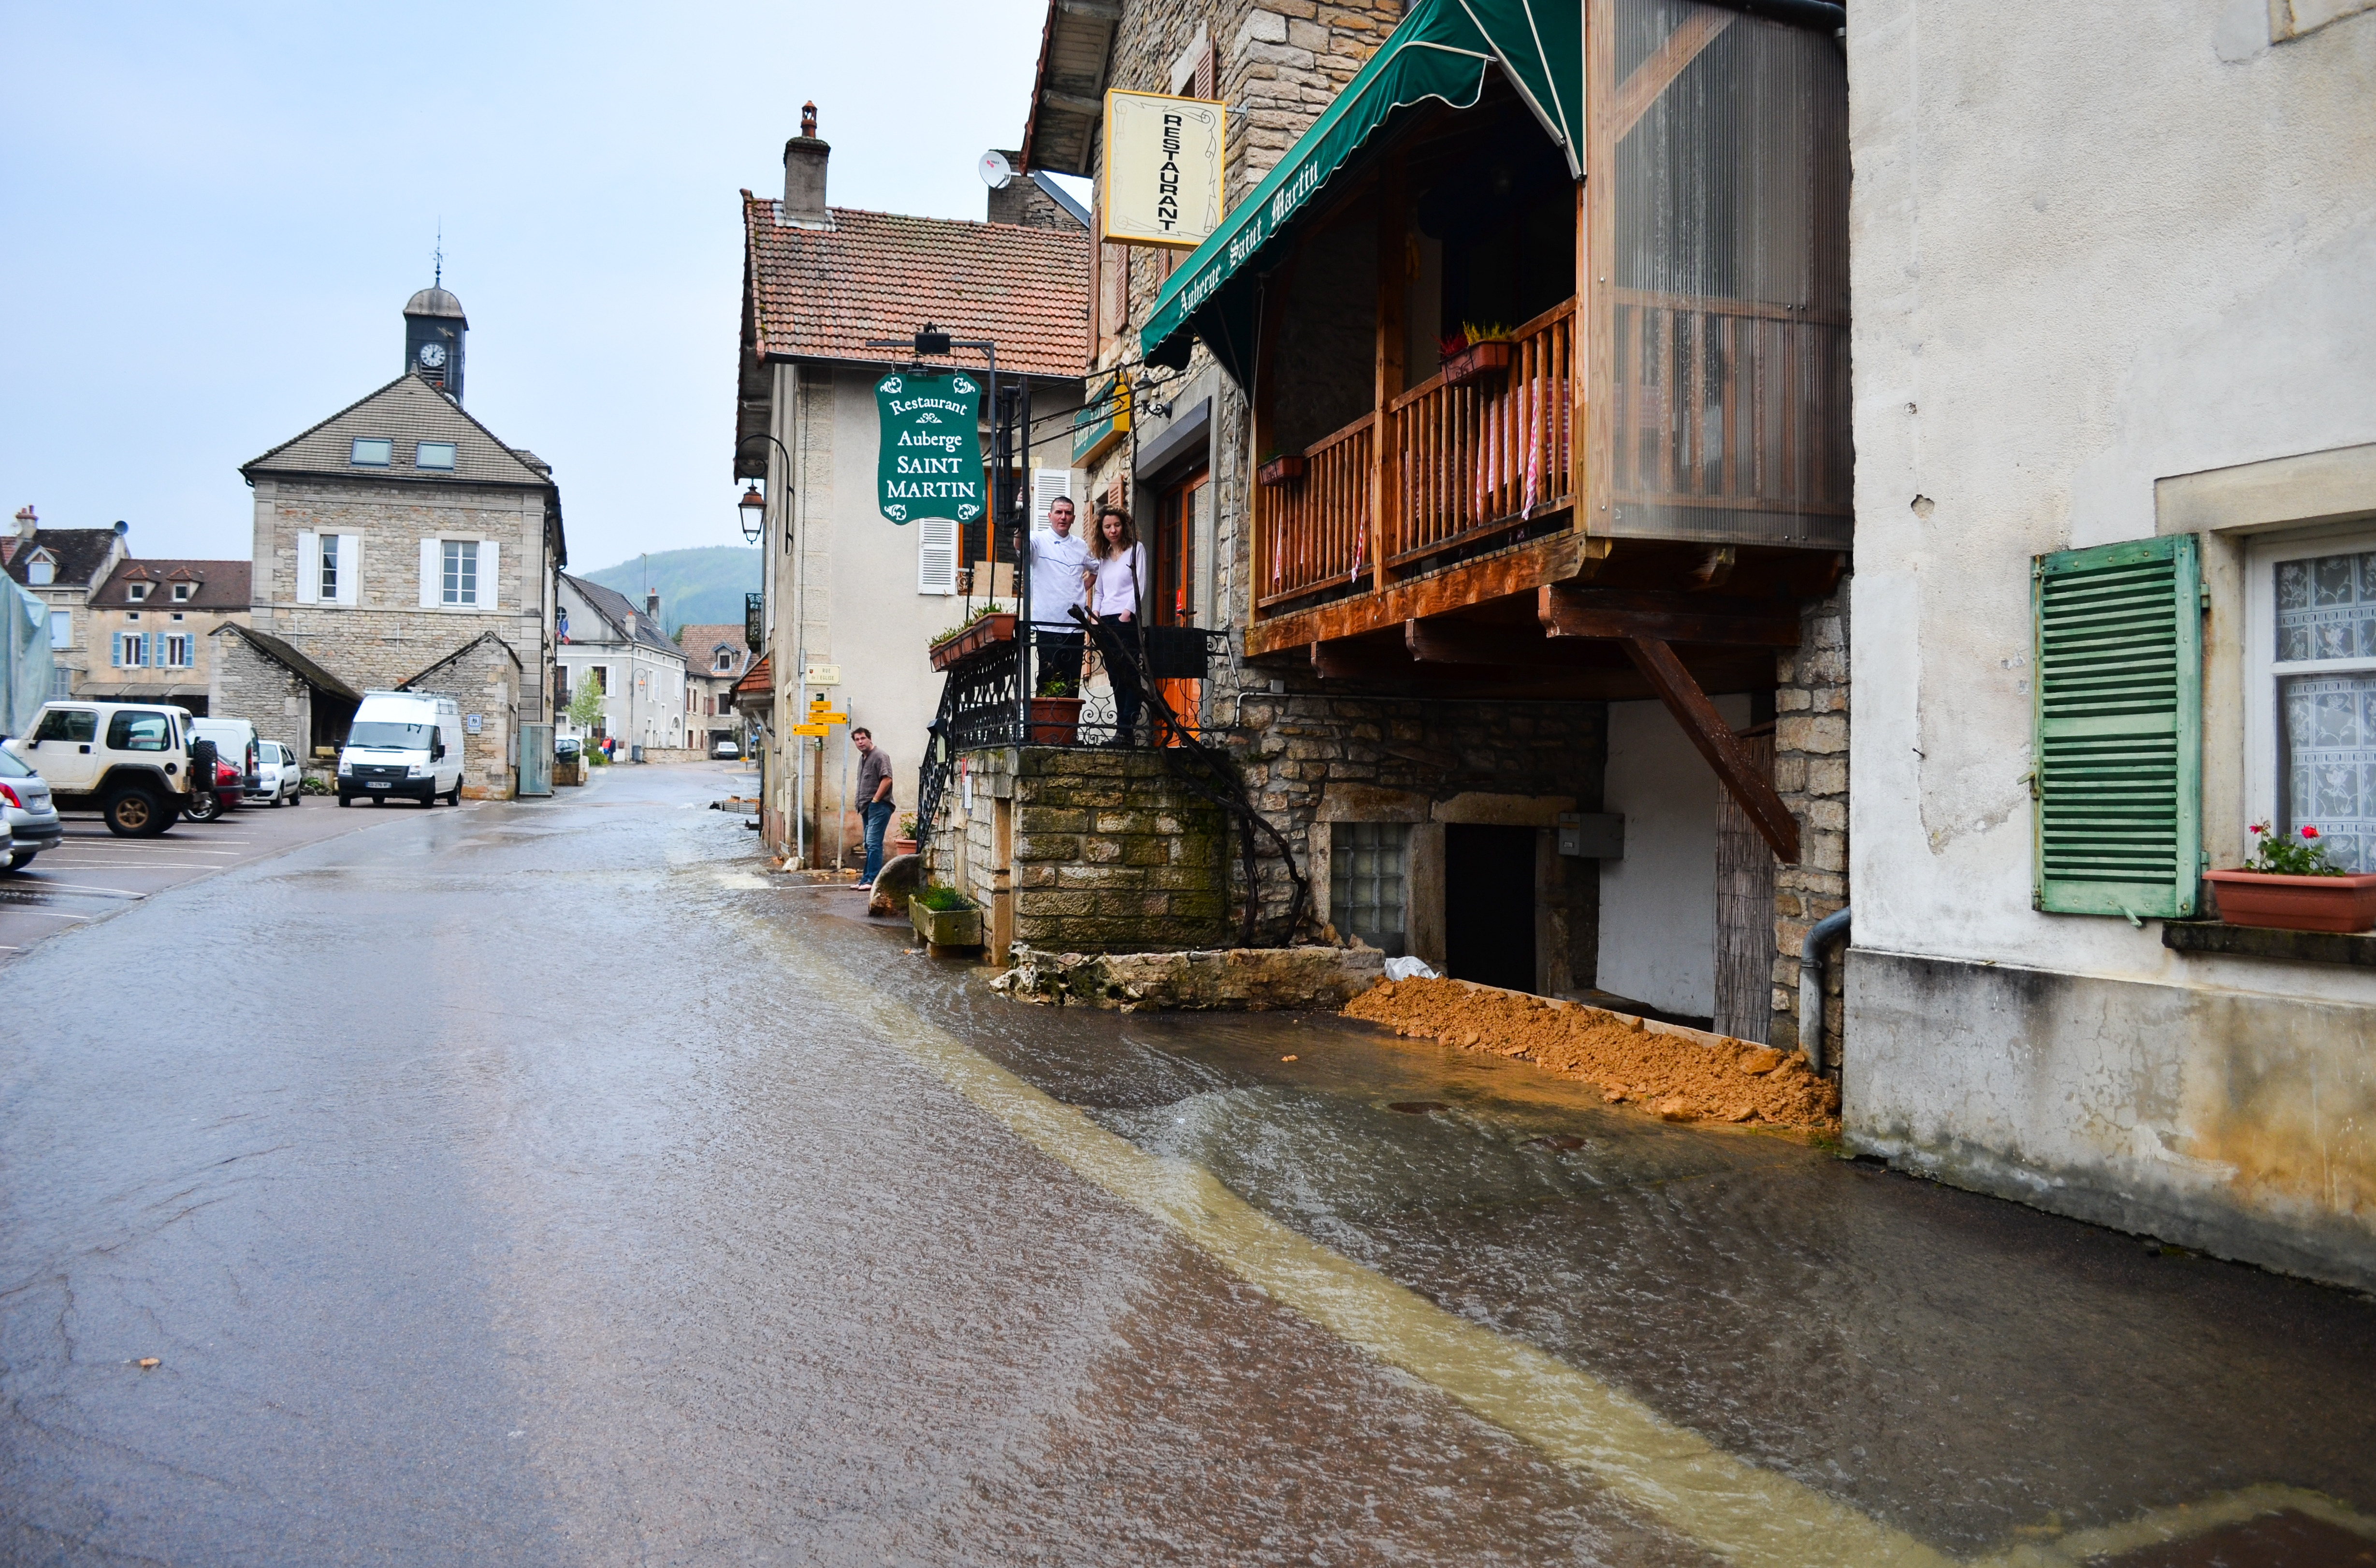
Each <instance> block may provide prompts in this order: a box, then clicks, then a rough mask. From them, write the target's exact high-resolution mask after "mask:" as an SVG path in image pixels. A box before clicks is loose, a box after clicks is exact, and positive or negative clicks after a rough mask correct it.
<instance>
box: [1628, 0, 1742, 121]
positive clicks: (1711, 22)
mask: <svg viewBox="0 0 2376 1568" xmlns="http://www.w3.org/2000/svg"><path fill="white" fill-rule="evenodd" d="M1731 25H1732V13H1731V12H1730V11H1719V10H1717V8H1716V7H1714V6H1693V7H1691V9H1690V10H1689V11H1688V12H1687V13H1686V14H1685V15H1684V17H1683V20H1682V25H1681V26H1680V27H1678V28H1676V29H1675V30H1674V31H1672V32H1670V33H1669V34H1668V35H1667V41H1666V42H1664V43H1661V44H1660V45H1658V47H1657V48H1656V49H1654V50H1652V51H1651V52H1650V56H1649V58H1648V59H1646V60H1644V61H1643V62H1642V63H1641V64H1640V65H1636V66H1634V72H1633V74H1632V75H1631V76H1629V77H1626V78H1625V79H1624V80H1623V81H1622V82H1620V83H1619V84H1618V86H1617V101H1616V102H1615V103H1614V104H1612V105H1611V106H1610V114H1609V127H1608V136H1609V137H1610V142H1611V144H1612V145H1613V144H1614V143H1617V142H1621V141H1622V140H1624V139H1625V133H1626V132H1628V131H1630V130H1632V129H1633V128H1634V122H1635V121H1636V120H1639V119H1640V118H1641V117H1642V116H1643V115H1645V114H1646V113H1649V112H1650V105H1651V104H1653V103H1656V102H1657V101H1658V95H1659V94H1660V93H1662V92H1664V91H1666V90H1667V89H1668V87H1669V85H1670V84H1671V83H1672V82H1673V81H1674V79H1675V78H1676V77H1680V76H1681V75H1682V74H1683V68H1684V67H1685V66H1687V65H1690V64H1691V63H1692V62H1693V61H1694V60H1696V59H1698V58H1699V56H1700V51H1701V50H1703V49H1705V48H1706V47H1707V46H1708V45H1709V44H1711V43H1714V42H1716V41H1717V34H1719V33H1721V32H1723V31H1724V30H1725V29H1726V28H1728V27H1730V26H1731Z"/></svg>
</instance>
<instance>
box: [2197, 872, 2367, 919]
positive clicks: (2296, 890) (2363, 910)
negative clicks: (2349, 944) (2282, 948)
mask: <svg viewBox="0 0 2376 1568" xmlns="http://www.w3.org/2000/svg"><path fill="white" fill-rule="evenodd" d="M2203 880H2204V881H2205V882H2207V883H2209V884H2211V885H2212V886H2214V887H2216V888H2217V889H2218V892H2219V918H2220V919H2221V920H2223V921H2227V922H2228V924H2229V925H2257V926H2273V927H2275V928H2276V929H2277V930H2279V931H2340V932H2357V931H2366V930H2368V929H2369V928H2370V926H2376V872H2369V873H2360V874H2358V875H2356V876H2277V875H2275V874H2273V873H2268V872H2259V871H2207V872H2204V873H2203Z"/></svg>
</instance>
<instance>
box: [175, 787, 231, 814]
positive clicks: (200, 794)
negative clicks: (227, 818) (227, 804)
mask: <svg viewBox="0 0 2376 1568" xmlns="http://www.w3.org/2000/svg"><path fill="white" fill-rule="evenodd" d="M182 814H183V815H184V816H186V817H188V818H189V819H190V820H191V821H192V822H212V821H214V819H215V818H217V817H219V816H220V815H222V814H223V804H222V797H221V796H220V795H218V794H216V793H215V792H214V791H213V790H192V791H191V792H190V799H189V802H188V803H187V804H185V805H184V806H183V807H182Z"/></svg>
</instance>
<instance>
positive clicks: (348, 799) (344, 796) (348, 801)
mask: <svg viewBox="0 0 2376 1568" xmlns="http://www.w3.org/2000/svg"><path fill="white" fill-rule="evenodd" d="M354 803H355V798H354V797H353V796H352V795H350V794H348V793H347V792H346V791H345V790H339V804H340V805H342V806H350V805H353V804H354Z"/></svg>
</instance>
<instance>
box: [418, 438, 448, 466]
mask: <svg viewBox="0 0 2376 1568" xmlns="http://www.w3.org/2000/svg"><path fill="white" fill-rule="evenodd" d="M412 466H413V467H414V468H416V469H446V471H448V472H451V471H452V470H453V468H454V444H453V443H452V442H450V441H424V442H422V443H421V445H418V446H415V447H414V448H413V449H412Z"/></svg>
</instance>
